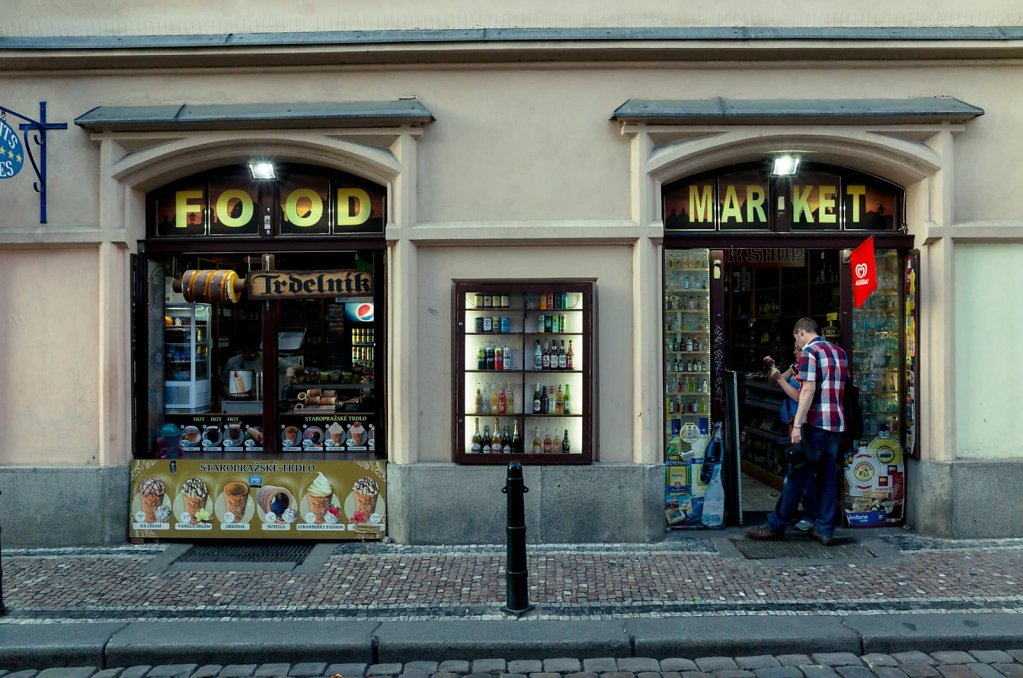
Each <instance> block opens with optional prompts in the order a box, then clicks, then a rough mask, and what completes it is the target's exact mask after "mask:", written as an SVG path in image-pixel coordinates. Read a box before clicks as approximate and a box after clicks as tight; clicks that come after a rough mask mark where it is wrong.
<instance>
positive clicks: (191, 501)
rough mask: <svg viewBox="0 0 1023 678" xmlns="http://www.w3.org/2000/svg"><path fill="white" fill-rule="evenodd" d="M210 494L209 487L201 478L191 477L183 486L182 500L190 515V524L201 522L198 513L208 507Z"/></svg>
mask: <svg viewBox="0 0 1023 678" xmlns="http://www.w3.org/2000/svg"><path fill="white" fill-rule="evenodd" d="M209 496H210V491H209V488H207V487H206V483H204V482H203V481H202V480H200V479H199V478H190V479H188V480H187V481H186V482H185V484H184V485H183V486H182V488H181V501H182V502H184V504H185V510H186V511H187V512H188V515H189V516H190V517H189V519H188V523H189V525H195V524H196V523H198V522H199V519H198V518H196V517H195V516H196V514H197V513H199V511H202V510H203V509H205V508H206V500H207V499H208V498H209Z"/></svg>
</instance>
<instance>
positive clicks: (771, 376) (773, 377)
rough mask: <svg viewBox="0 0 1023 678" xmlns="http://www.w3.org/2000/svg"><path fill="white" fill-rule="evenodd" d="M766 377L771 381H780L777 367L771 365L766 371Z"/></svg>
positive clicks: (779, 372)
mask: <svg viewBox="0 0 1023 678" xmlns="http://www.w3.org/2000/svg"><path fill="white" fill-rule="evenodd" d="M767 378H768V379H770V380H771V381H781V371H780V370H779V369H778V368H777V367H774V366H772V367H771V371H770V372H768V373H767Z"/></svg>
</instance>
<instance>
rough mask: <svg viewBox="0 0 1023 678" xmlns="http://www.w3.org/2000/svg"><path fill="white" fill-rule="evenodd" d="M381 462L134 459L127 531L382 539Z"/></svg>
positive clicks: (166, 535)
mask: <svg viewBox="0 0 1023 678" xmlns="http://www.w3.org/2000/svg"><path fill="white" fill-rule="evenodd" d="M386 470H387V469H386V462H383V461H340V460H338V461H335V460H330V461H321V460H315V461H303V460H301V459H297V460H293V461H292V460H288V461H282V460H268V461H248V460H242V461H235V460H226V459H207V460H200V459H136V460H134V461H133V462H132V464H131V507H130V518H129V520H130V525H129V528H128V536H129V537H131V538H143V539H144V538H149V539H174V538H180V539H204V538H217V539H231V538H239V539H321V540H327V541H330V540H341V539H353V540H354V539H358V540H374V539H383V537H384V536H385V535H386V533H387V502H386V491H385V488H386Z"/></svg>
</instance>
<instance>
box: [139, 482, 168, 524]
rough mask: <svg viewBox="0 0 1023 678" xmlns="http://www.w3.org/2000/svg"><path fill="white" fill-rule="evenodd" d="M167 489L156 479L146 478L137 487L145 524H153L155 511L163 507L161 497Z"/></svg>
mask: <svg viewBox="0 0 1023 678" xmlns="http://www.w3.org/2000/svg"><path fill="white" fill-rule="evenodd" d="M166 491H167V487H166V486H165V485H164V484H163V481H162V480H159V479H157V478H146V479H145V480H143V481H142V485H141V486H140V487H139V495H140V497H141V499H142V512H143V513H144V514H145V515H146V522H147V523H155V522H157V520H156V509H158V508H159V507H160V506H162V505H163V495H164V493H165V492H166Z"/></svg>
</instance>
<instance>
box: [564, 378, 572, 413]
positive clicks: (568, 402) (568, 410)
mask: <svg viewBox="0 0 1023 678" xmlns="http://www.w3.org/2000/svg"><path fill="white" fill-rule="evenodd" d="M563 401H564V402H563V403H562V407H563V408H564V410H565V414H572V405H571V402H572V397H571V396H570V395H569V394H568V384H565V397H564V398H563Z"/></svg>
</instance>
